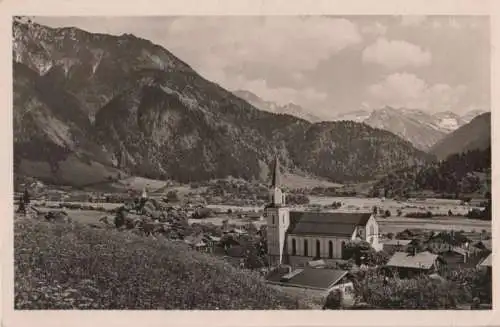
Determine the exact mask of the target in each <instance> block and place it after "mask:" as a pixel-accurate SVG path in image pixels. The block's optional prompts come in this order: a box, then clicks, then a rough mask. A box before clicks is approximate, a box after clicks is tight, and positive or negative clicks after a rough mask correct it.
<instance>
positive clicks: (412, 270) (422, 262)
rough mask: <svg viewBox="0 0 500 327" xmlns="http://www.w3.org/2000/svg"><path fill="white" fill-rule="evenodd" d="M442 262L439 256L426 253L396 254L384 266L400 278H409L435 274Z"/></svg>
mask: <svg viewBox="0 0 500 327" xmlns="http://www.w3.org/2000/svg"><path fill="white" fill-rule="evenodd" d="M442 263H443V261H442V260H441V259H440V258H439V255H437V254H434V253H430V252H428V251H424V252H420V253H415V252H413V253H408V252H396V253H394V254H393V256H392V257H391V258H390V259H389V261H388V262H387V264H386V268H388V269H389V270H390V271H391V272H397V273H398V274H399V276H400V277H411V276H414V275H418V274H429V275H430V274H432V273H434V272H436V271H437V270H438V269H439V268H440V266H441V264H442Z"/></svg>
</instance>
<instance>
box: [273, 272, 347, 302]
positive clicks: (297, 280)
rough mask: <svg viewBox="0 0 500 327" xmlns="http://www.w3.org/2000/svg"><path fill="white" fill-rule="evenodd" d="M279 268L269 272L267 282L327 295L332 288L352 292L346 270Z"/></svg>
mask: <svg viewBox="0 0 500 327" xmlns="http://www.w3.org/2000/svg"><path fill="white" fill-rule="evenodd" d="M287 268H288V269H285V270H284V271H283V269H280V270H279V271H277V272H271V273H270V274H268V276H267V277H266V281H267V283H269V284H274V285H280V286H288V287H299V288H304V289H309V290H316V291H319V292H320V293H321V294H322V295H324V296H327V295H328V294H329V293H330V292H331V291H333V290H340V291H341V292H343V293H347V294H352V293H353V292H354V286H353V283H352V281H350V280H349V279H348V278H347V274H348V271H346V270H338V269H326V268H300V269H293V268H291V267H290V266H288V267H287Z"/></svg>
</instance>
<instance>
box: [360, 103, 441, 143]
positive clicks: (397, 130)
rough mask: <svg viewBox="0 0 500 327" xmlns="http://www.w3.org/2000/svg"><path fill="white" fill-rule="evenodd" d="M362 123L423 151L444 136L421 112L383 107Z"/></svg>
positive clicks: (434, 123)
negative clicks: (388, 133)
mask: <svg viewBox="0 0 500 327" xmlns="http://www.w3.org/2000/svg"><path fill="white" fill-rule="evenodd" d="M364 123H365V124H367V125H369V126H372V127H376V128H380V129H384V130H387V131H390V132H392V133H394V134H396V135H398V136H400V137H402V138H403V139H405V140H408V141H410V142H411V143H412V144H413V145H414V146H415V147H416V148H418V149H420V150H423V151H426V150H428V149H429V148H430V147H431V146H433V145H434V144H436V142H438V141H439V140H440V139H442V138H443V137H444V136H445V135H446V132H445V131H443V130H442V129H441V128H440V127H439V126H438V125H437V124H436V121H435V120H434V119H433V118H432V117H431V116H430V115H428V114H427V113H425V112H424V111H421V110H408V109H394V108H391V107H385V108H383V109H380V110H375V111H373V112H372V113H371V115H370V116H369V117H368V118H367V119H366V120H365V121H364Z"/></svg>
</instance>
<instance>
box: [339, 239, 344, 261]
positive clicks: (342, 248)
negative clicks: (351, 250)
mask: <svg viewBox="0 0 500 327" xmlns="http://www.w3.org/2000/svg"><path fill="white" fill-rule="evenodd" d="M340 251H341V252H340V257H341V258H342V259H345V258H344V256H345V253H344V251H345V242H344V241H342V247H341V250H340Z"/></svg>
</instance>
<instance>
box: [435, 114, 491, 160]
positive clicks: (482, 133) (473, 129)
mask: <svg viewBox="0 0 500 327" xmlns="http://www.w3.org/2000/svg"><path fill="white" fill-rule="evenodd" d="M490 146H491V113H489V112H487V113H483V114H480V115H479V116H477V117H475V118H474V119H472V120H471V121H470V122H469V123H467V124H465V125H463V126H461V127H460V128H459V129H457V130H455V131H454V132H452V133H451V134H449V135H447V136H446V137H445V138H443V139H442V140H441V141H439V142H438V143H437V144H435V145H434V146H433V147H432V148H431V149H430V153H432V154H434V155H435V156H436V157H437V158H438V159H440V160H443V159H446V158H447V157H448V156H449V155H452V154H456V153H463V152H467V151H472V150H484V149H487V148H488V147H490Z"/></svg>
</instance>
